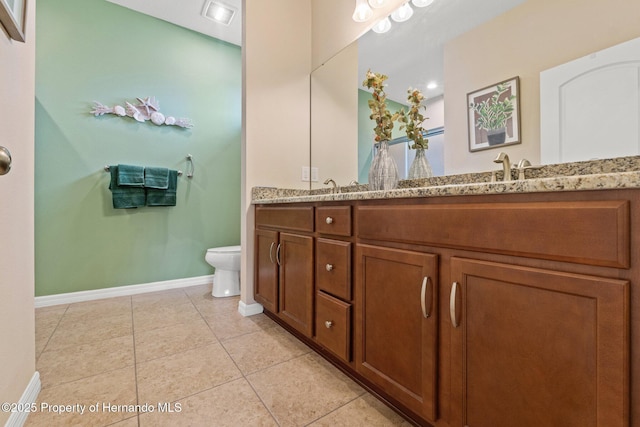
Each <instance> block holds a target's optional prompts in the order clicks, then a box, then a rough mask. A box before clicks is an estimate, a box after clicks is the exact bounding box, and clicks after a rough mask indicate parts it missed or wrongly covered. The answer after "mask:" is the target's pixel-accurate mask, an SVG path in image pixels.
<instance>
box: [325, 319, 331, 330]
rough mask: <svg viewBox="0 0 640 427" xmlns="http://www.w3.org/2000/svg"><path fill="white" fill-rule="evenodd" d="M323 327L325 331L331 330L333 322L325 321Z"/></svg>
mask: <svg viewBox="0 0 640 427" xmlns="http://www.w3.org/2000/svg"><path fill="white" fill-rule="evenodd" d="M324 326H326V327H327V329H329V328H331V327H332V326H333V322H332V321H331V320H326V321H325V322H324Z"/></svg>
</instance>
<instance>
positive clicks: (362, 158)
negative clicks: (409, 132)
mask: <svg viewBox="0 0 640 427" xmlns="http://www.w3.org/2000/svg"><path fill="white" fill-rule="evenodd" d="M370 99H371V93H370V92H367V91H366V90H362V89H358V182H359V183H360V184H365V183H367V182H369V168H370V167H371V160H372V159H373V143H374V139H373V138H374V137H375V132H374V131H373V129H374V128H375V127H376V124H375V122H374V121H373V120H371V119H370V118H369V116H370V115H371V110H370V109H369V100H370ZM387 108H388V109H389V111H392V112H396V111H400V109H401V108H404V111H405V112H406V111H408V110H409V108H408V107H407V106H406V105H402V104H400V103H398V102H395V101H392V100H390V99H388V100H387ZM399 128H400V125H399V124H398V122H396V123H394V124H393V132H392V137H393V138H398V137H401V136H406V133H405V132H404V130H399Z"/></svg>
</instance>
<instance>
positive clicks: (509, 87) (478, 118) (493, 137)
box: [467, 76, 521, 152]
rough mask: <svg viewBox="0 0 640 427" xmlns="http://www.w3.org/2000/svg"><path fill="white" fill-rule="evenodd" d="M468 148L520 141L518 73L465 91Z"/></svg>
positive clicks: (476, 148) (483, 147) (495, 146)
mask: <svg viewBox="0 0 640 427" xmlns="http://www.w3.org/2000/svg"><path fill="white" fill-rule="evenodd" d="M467 110H468V111H467V117H468V125H467V126H468V130H469V151H470V152H474V151H481V150H488V149H491V148H499V147H504V146H507V145H514V144H520V143H521V140H520V77H519V76H516V77H512V78H510V79H507V80H503V81H501V82H499V83H495V84H492V85H490V86H487V87H484V88H482V89H478V90H475V91H473V92H470V93H468V94H467Z"/></svg>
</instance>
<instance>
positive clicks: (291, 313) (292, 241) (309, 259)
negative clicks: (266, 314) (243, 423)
mask: <svg viewBox="0 0 640 427" xmlns="http://www.w3.org/2000/svg"><path fill="white" fill-rule="evenodd" d="M280 316H281V318H282V319H283V320H284V321H285V322H287V323H289V324H290V325H291V326H293V327H294V328H296V329H297V330H299V331H300V332H302V333H304V334H305V335H307V336H308V337H311V336H312V334H313V238H312V237H310V236H300V235H296V234H289V233H280Z"/></svg>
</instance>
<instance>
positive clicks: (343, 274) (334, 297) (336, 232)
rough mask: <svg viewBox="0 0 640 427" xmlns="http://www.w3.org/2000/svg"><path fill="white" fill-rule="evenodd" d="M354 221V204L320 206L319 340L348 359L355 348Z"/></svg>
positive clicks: (317, 244)
mask: <svg viewBox="0 0 640 427" xmlns="http://www.w3.org/2000/svg"><path fill="white" fill-rule="evenodd" d="M351 222H352V218H351V206H334V205H332V206H318V207H317V208H316V224H317V226H316V234H317V236H318V237H317V238H316V256H315V261H316V262H315V269H316V305H315V309H316V311H315V316H316V318H315V319H316V322H315V323H316V328H315V340H316V342H317V343H318V344H319V345H321V346H322V347H324V348H325V349H327V350H329V351H330V352H331V353H333V354H334V355H335V356H337V357H338V358H339V359H341V360H343V361H344V362H347V363H350V362H351V360H352V348H353V346H352V338H353V334H352V318H353V310H352V294H353V292H352V280H351V278H352V263H351V258H352V246H353V244H352V243H351V241H350V238H351ZM339 239H341V240H339Z"/></svg>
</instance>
